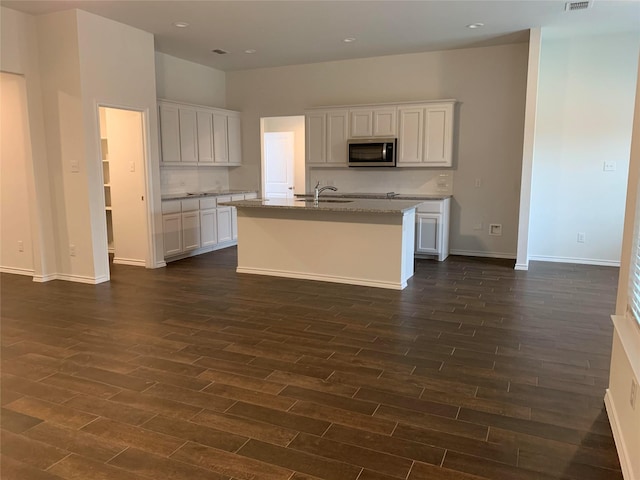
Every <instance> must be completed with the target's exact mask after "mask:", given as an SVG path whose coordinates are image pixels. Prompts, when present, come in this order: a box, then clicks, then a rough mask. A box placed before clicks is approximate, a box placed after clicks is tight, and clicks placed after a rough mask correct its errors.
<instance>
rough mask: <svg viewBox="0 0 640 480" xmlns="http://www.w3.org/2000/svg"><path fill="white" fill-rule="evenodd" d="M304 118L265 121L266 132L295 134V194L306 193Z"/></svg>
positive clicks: (275, 118) (271, 118)
mask: <svg viewBox="0 0 640 480" xmlns="http://www.w3.org/2000/svg"><path fill="white" fill-rule="evenodd" d="M304 129H305V126H304V116H301V115H299V116H294V117H269V118H265V119H264V132H265V133H270V132H293V150H294V152H293V155H294V157H293V164H294V179H293V189H294V192H295V193H305V190H306V187H305V161H304V158H305V139H304Z"/></svg>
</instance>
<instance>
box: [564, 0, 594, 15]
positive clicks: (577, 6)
mask: <svg viewBox="0 0 640 480" xmlns="http://www.w3.org/2000/svg"><path fill="white" fill-rule="evenodd" d="M591 3H592V1H591V0H588V1H585V2H567V3H565V4H564V10H565V11H566V12H572V11H574V10H584V9H585V8H589V7H590V6H591Z"/></svg>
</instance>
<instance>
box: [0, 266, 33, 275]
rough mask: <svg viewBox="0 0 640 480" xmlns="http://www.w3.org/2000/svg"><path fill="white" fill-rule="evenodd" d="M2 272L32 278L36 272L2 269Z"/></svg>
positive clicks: (0, 268)
mask: <svg viewBox="0 0 640 480" xmlns="http://www.w3.org/2000/svg"><path fill="white" fill-rule="evenodd" d="M0 272H2V273H11V274H13V275H27V276H30V277H32V276H33V272H34V271H33V270H32V269H28V268H15V267H0Z"/></svg>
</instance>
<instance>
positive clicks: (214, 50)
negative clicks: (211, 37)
mask: <svg viewBox="0 0 640 480" xmlns="http://www.w3.org/2000/svg"><path fill="white" fill-rule="evenodd" d="M211 51H212V52H213V53H217V54H218V55H226V54H227V53H229V52H227V51H226V50H222V49H221V48H215V49H213V50H211Z"/></svg>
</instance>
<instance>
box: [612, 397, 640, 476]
mask: <svg viewBox="0 0 640 480" xmlns="http://www.w3.org/2000/svg"><path fill="white" fill-rule="evenodd" d="M604 405H605V407H606V409H607V415H608V416H609V424H610V425H611V431H612V432H613V440H614V442H615V444H616V450H617V451H618V458H619V459H620V468H621V469H622V477H623V478H624V480H636V479H637V478H638V477H636V476H634V472H633V465H632V464H631V457H629V452H627V446H626V445H625V442H624V438H623V437H622V432H621V429H620V418H619V417H618V413H617V412H616V406H615V404H614V402H613V400H612V399H611V393H610V392H609V389H608V388H607V392H606V393H605V395H604Z"/></svg>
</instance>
